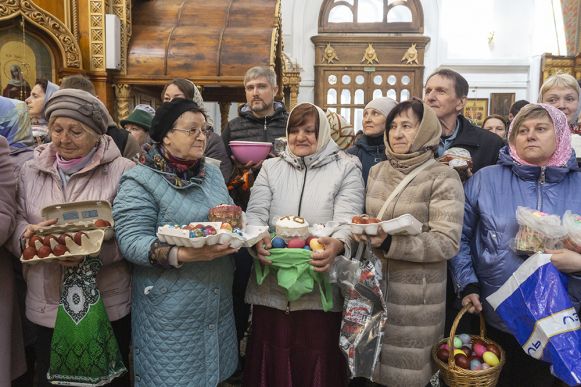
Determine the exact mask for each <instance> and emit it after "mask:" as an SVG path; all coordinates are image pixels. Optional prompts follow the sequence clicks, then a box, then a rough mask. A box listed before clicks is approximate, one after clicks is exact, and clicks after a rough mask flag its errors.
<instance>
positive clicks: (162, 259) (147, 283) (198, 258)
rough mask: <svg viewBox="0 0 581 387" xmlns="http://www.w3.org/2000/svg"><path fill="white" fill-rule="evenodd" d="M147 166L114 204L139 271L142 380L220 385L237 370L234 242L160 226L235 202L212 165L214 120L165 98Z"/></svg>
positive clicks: (137, 359) (123, 242)
mask: <svg viewBox="0 0 581 387" xmlns="http://www.w3.org/2000/svg"><path fill="white" fill-rule="evenodd" d="M150 136H151V139H152V140H153V142H152V143H151V144H146V145H145V146H144V150H145V151H146V152H144V153H143V154H140V157H139V161H138V165H137V166H136V167H135V168H134V170H133V171H131V172H130V173H126V174H125V175H123V177H122V179H121V186H120V189H119V193H118V194H117V197H116V199H115V202H114V206H113V217H114V219H115V232H116V235H117V240H118V242H119V247H120V248H121V251H122V252H123V255H124V256H125V257H126V258H127V260H129V261H131V262H133V263H134V264H135V266H134V270H133V302H132V310H131V317H132V327H133V364H134V371H135V374H134V380H135V386H137V387H140V386H156V387H157V386H171V387H174V386H194V387H206V386H216V385H217V384H218V383H220V382H221V381H223V380H225V379H226V378H228V377H229V376H230V375H231V374H232V373H233V372H234V370H235V369H236V366H237V362H238V346H237V340H236V331H235V329H234V317H233V312H232V277H233V272H234V264H233V260H232V256H231V254H233V253H234V252H235V250H234V249H232V248H230V247H229V246H228V245H221V244H216V245H213V246H204V247H201V248H192V247H177V246H170V245H167V244H165V243H162V242H160V241H159V239H158V238H157V236H156V232H157V228H158V227H159V226H162V225H165V224H188V223H190V222H196V221H198V222H202V221H207V220H208V211H209V210H210V208H212V207H214V206H217V205H219V204H221V203H231V202H232V201H231V199H230V196H229V195H228V190H227V188H226V185H225V183H224V179H223V178H222V174H221V173H220V169H219V168H218V167H216V166H214V165H210V164H209V163H206V162H205V158H204V150H205V147H206V118H205V114H204V112H203V110H202V109H201V108H200V107H199V106H198V105H197V104H196V103H195V102H193V101H191V100H186V99H183V98H176V99H173V100H172V101H171V102H167V103H164V104H163V105H161V107H160V108H159V109H158V110H157V112H156V114H155V116H154V118H153V121H152V125H151V129H150Z"/></svg>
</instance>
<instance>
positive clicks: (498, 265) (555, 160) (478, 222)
mask: <svg viewBox="0 0 581 387" xmlns="http://www.w3.org/2000/svg"><path fill="white" fill-rule="evenodd" d="M579 187H581V173H579V169H578V168H577V162H576V159H575V152H573V150H572V149H571V132H570V129H569V125H568V124H567V117H566V116H565V114H564V113H563V112H561V111H559V110H558V109H557V108H554V107H552V106H550V105H547V104H529V105H527V106H525V107H523V108H522V110H521V111H520V112H519V113H518V114H517V115H516V117H515V118H514V120H513V122H512V124H511V127H510V129H509V133H508V145H507V146H505V147H504V148H503V149H502V150H501V152H500V157H499V161H498V164H497V165H495V166H490V167H486V168H483V169H481V170H480V171H478V172H477V173H476V174H475V175H474V176H473V177H472V178H471V179H470V180H468V181H467V182H466V184H465V186H464V191H465V194H466V202H465V211H464V227H463V230H462V241H461V245H460V252H459V254H458V255H457V256H456V257H454V258H453V259H452V261H451V270H452V278H453V281H454V287H455V290H456V291H457V293H458V295H459V296H461V297H463V298H462V304H463V305H467V304H468V303H472V304H473V306H472V307H471V309H470V310H469V311H470V312H473V313H475V312H480V311H483V312H484V315H485V318H486V322H487V336H488V337H490V338H491V339H492V340H494V341H496V342H498V343H499V344H500V345H501V347H503V348H504V349H505V351H506V357H507V362H506V364H505V366H504V368H503V370H502V373H501V375H500V381H499V386H551V385H554V384H553V383H555V382H556V380H555V378H554V377H553V376H552V375H551V372H550V370H549V364H548V363H545V362H542V361H540V360H536V359H534V358H532V357H529V356H528V355H527V354H526V353H525V352H524V351H523V350H522V348H521V347H520V345H519V343H518V342H517V340H516V339H515V338H514V337H513V336H512V334H510V332H509V330H508V328H507V327H506V326H505V324H504V323H503V322H502V321H501V319H500V318H499V316H498V315H497V314H496V313H495V312H494V310H493V309H492V307H491V306H490V304H489V303H488V302H487V301H485V299H486V297H488V296H489V295H491V294H492V293H494V292H495V291H496V290H498V289H499V288H500V287H501V286H502V285H503V284H504V283H505V282H506V281H507V279H509V278H510V277H511V275H512V274H513V273H514V272H515V271H516V270H517V269H518V267H519V266H520V265H521V264H522V263H523V262H524V260H525V259H526V258H527V257H526V256H521V255H517V253H516V252H515V251H514V250H513V249H512V241H513V240H514V238H515V236H516V234H517V231H518V228H519V226H518V223H517V220H516V208H517V206H523V207H529V208H534V209H536V210H539V211H543V212H546V213H550V214H555V215H558V216H562V215H563V214H564V213H565V211H566V210H571V211H572V212H574V213H577V214H579V213H581V196H580V195H579ZM548 252H549V253H551V254H553V255H552V262H553V264H554V265H555V266H556V267H557V269H559V270H560V271H561V272H563V273H567V274H572V273H575V272H579V271H581V254H578V253H576V252H574V251H571V250H567V249H562V250H556V251H548ZM580 290H581V281H580V280H579V277H577V276H575V275H570V281H569V291H570V294H571V298H572V301H573V303H574V304H575V306H576V307H577V310H579V293H580Z"/></svg>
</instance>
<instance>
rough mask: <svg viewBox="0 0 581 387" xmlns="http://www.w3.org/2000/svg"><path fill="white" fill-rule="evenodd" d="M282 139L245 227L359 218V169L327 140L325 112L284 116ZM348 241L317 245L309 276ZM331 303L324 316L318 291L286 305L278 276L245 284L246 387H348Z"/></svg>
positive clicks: (342, 235) (264, 257)
mask: <svg viewBox="0 0 581 387" xmlns="http://www.w3.org/2000/svg"><path fill="white" fill-rule="evenodd" d="M287 139H288V147H287V150H286V151H285V152H283V153H282V154H281V156H279V157H276V158H272V159H268V160H266V161H264V163H263V164H262V169H261V170H260V173H259V175H258V177H257V178H256V181H255V183H254V186H253V187H252V191H251V195H250V202H249V204H248V208H247V212H246V214H247V222H248V224H251V225H268V226H274V224H273V219H274V218H276V217H282V216H286V215H294V216H300V217H302V218H304V219H305V220H306V221H307V222H309V224H317V223H326V222H328V221H339V222H349V221H350V220H351V218H352V217H353V215H356V214H359V213H361V211H362V209H363V196H364V188H363V178H362V176H361V170H360V167H359V166H358V165H357V164H356V162H355V161H353V160H352V159H351V158H350V157H349V156H348V155H346V154H345V153H344V152H342V151H340V149H339V147H338V146H337V144H335V142H334V141H333V140H332V139H331V133H330V127H329V122H328V121H327V119H326V117H325V113H324V112H323V111H322V110H321V109H320V108H319V107H317V106H315V105H312V104H310V103H302V104H299V105H297V106H296V107H295V108H294V109H293V110H292V112H291V113H290V116H289V120H288V123H287ZM349 240H350V233H349V231H348V230H346V229H338V230H337V231H335V232H334V233H333V234H332V235H331V236H330V237H326V238H319V241H320V242H321V243H322V245H323V246H324V250H323V251H320V252H313V254H312V260H311V261H310V264H311V265H312V266H313V270H315V271H317V272H322V273H325V274H324V275H326V272H327V271H328V270H329V268H330V266H331V265H333V261H334V259H335V257H336V256H337V255H339V254H341V253H342V252H343V251H345V250H349V246H348V244H349ZM257 246H258V247H257V250H256V253H257V256H258V259H259V260H260V262H261V264H263V265H269V264H271V260H270V259H269V256H270V252H269V249H270V248H271V241H270V239H269V238H265V239H264V240H263V243H258V245H257ZM347 253H348V251H347ZM255 264H258V263H255ZM333 296H334V297H333V301H334V302H333V307H332V309H331V310H330V311H328V312H324V311H323V305H322V302H321V298H320V295H319V289H317V288H315V289H314V290H313V291H312V292H310V293H307V294H304V295H303V296H302V297H300V298H299V299H298V300H296V301H289V299H288V298H287V295H286V293H285V291H284V289H283V288H282V287H281V286H279V284H278V283H277V280H276V276H268V277H266V279H265V280H264V282H262V284H261V285H259V284H258V283H257V281H256V279H255V278H251V279H250V281H249V283H248V289H247V291H246V302H248V303H250V304H252V305H253V313H252V332H251V336H250V341H249V345H248V348H247V351H246V368H245V371H244V385H246V386H256V387H266V386H280V387H290V386H307V385H312V383H313V380H318V381H319V382H318V384H317V385H318V386H344V385H346V383H347V380H348V379H347V371H346V364H345V358H344V357H343V356H342V354H341V352H340V351H339V346H338V342H339V341H338V340H339V327H340V324H341V311H342V299H341V298H340V296H339V292H338V291H337V289H334V295H333ZM315 364H316V365H317V366H314V365H315ZM264 370H269V371H268V372H264Z"/></svg>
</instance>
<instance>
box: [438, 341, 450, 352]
mask: <svg viewBox="0 0 581 387" xmlns="http://www.w3.org/2000/svg"><path fill="white" fill-rule="evenodd" d="M440 348H444V349H445V350H446V351H449V350H450V347H449V346H448V343H442V344H440Z"/></svg>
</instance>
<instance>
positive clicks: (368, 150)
mask: <svg viewBox="0 0 581 387" xmlns="http://www.w3.org/2000/svg"><path fill="white" fill-rule="evenodd" d="M379 140H380V141H375V142H377V144H376V145H373V144H370V143H369V142H370V138H369V137H368V136H366V135H363V136H361V138H360V139H359V140H357V142H356V143H355V144H353V145H352V146H351V147H350V148H349V149H347V150H346V152H347V153H349V154H352V155H354V156H357V157H358V158H359V160H361V166H362V173H363V180H364V181H365V186H366V187H367V177H368V176H369V170H370V169H371V167H373V166H374V165H375V164H377V163H379V162H381V161H384V160H385V159H386V158H387V157H386V156H385V143H384V142H383V136H381V138H380V139H379ZM372 141H373V140H372Z"/></svg>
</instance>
